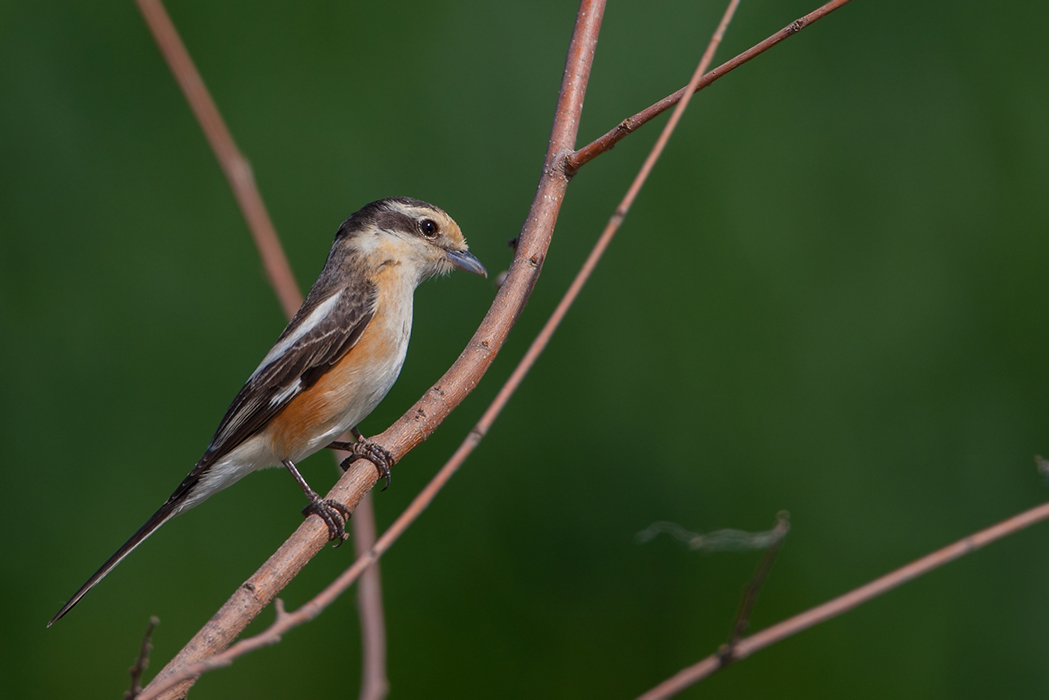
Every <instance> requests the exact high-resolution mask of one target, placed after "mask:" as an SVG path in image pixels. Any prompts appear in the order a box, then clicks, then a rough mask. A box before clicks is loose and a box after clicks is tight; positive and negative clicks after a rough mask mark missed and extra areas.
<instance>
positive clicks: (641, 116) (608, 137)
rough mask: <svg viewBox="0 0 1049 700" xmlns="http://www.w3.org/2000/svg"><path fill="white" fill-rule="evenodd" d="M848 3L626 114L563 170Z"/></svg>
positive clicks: (838, 1)
mask: <svg viewBox="0 0 1049 700" xmlns="http://www.w3.org/2000/svg"><path fill="white" fill-rule="evenodd" d="M847 2H849V0H832V1H831V2H828V3H827V4H826V5H824V6H823V7H821V8H819V9H817V10H814V11H812V12H810V13H809V14H807V15H805V16H804V17H802V18H800V19H797V20H795V21H793V22H791V23H790V24H788V25H787V26H786V27H784V28H783V29H781V30H780V31H778V32H776V33H775V34H773V35H772V36H770V37H769V38H768V39H765V41H763V42H761V43H760V44H756V45H754V46H752V47H751V48H749V49H747V50H746V51H744V52H743V53H741V54H739V55H738V56H736V57H735V58H733V59H732V60H730V61H726V62H725V63H722V64H721V65H720V66H718V67H717V68H715V69H714V70H712V71H710V72H709V73H707V74H706V75H704V76H703V79H702V80H700V81H699V83H698V84H697V85H696V87H695V88H692V89H690V88H687V87H684V88H681V89H680V90H678V91H677V92H675V93H673V94H672V95H667V96H666V97H664V98H663V99H662V100H660V101H659V102H656V103H655V104H654V105H652V106H650V107H647V108H645V109H643V110H642V111H640V112H638V113H637V114H635V115H634V116H632V117H627V118H626V119H624V120H623V121H621V122H619V124H618V125H617V126H616V127H615V128H614V129H612V130H611V131H609V132H608V133H607V134H605V135H604V136H602V137H600V138H598V139H596V140H594V141H592V142H591V143H589V144H587V145H586V146H583V147H582V148H580V149H579V150H578V151H576V152H575V153H573V154H571V155H570V156H568V163H567V165H566V166H565V170H566V172H568V174H569V175H573V174H575V172H576V171H577V170H579V168H581V167H583V166H584V165H586V164H587V163H589V162H590V161H591V160H593V159H594V158H596V157H597V156H599V155H601V154H602V153H605V152H607V151H610V150H612V147H613V146H615V145H616V144H617V143H619V141H620V140H621V139H623V138H624V137H625V136H626V135H627V134H630V133H632V132H634V131H636V130H637V129H638V128H639V127H641V126H642V125H643V124H645V123H646V122H648V121H649V120H651V119H653V118H655V117H657V116H659V115H660V114H662V113H663V112H665V111H666V110H668V109H670V108H671V107H673V106H674V105H675V104H677V102H678V100H680V99H681V96H682V95H684V94H685V92H686V90H687V91H689V94H692V93H695V92H697V91H699V90H702V89H703V88H705V87H707V86H708V85H710V84H711V83H713V82H714V81H715V80H717V79H718V78H720V77H722V76H723V75H726V74H727V73H730V72H731V71H733V70H735V69H736V68H739V67H740V66H741V65H743V64H744V63H746V62H747V61H750V60H751V59H753V58H756V57H757V56H759V55H761V54H763V53H765V52H766V51H768V50H769V49H771V48H772V47H773V46H775V45H776V44H778V43H780V42H781V41H783V40H784V39H787V38H788V37H792V36H794V35H795V34H797V33H798V32H800V31H801V30H802V29H804V28H805V27H807V26H809V25H810V24H812V23H813V22H815V21H817V20H819V19H822V18H823V17H826V16H827V15H829V14H830V13H831V12H834V10H837V9H838V8H839V7H841V6H842V5H844V4H845V3H847Z"/></svg>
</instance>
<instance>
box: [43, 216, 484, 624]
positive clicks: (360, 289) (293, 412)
mask: <svg viewBox="0 0 1049 700" xmlns="http://www.w3.org/2000/svg"><path fill="white" fill-rule="evenodd" d="M456 268H457V269H460V270H465V271H466V272H471V273H474V274H478V275H483V276H484V277H487V276H488V273H487V271H486V270H485V268H484V265H482V264H481V261H480V260H478V259H477V258H476V257H475V256H474V255H473V254H472V253H470V251H469V248H468V246H467V245H466V239H465V238H464V237H463V233H462V231H461V230H460V229H459V226H458V224H456V223H455V221H454V220H453V219H452V218H451V217H450V216H449V215H448V214H446V213H445V212H444V211H442V210H441V209H439V208H438V207H435V206H434V205H432V204H429V203H427V202H424V201H421V200H418V199H412V198H410V197H388V198H386V199H380V200H378V201H375V202H372V203H370V204H367V205H365V206H364V207H362V208H361V209H360V210H359V211H357V212H356V213H354V214H353V215H351V216H350V218H348V219H346V221H344V222H343V223H342V225H341V226H340V227H339V229H338V231H337V233H336V235H335V241H334V243H332V247H331V251H330V253H329V254H328V259H327V261H326V262H325V264H324V268H323V269H322V270H321V273H320V275H319V276H318V277H317V281H316V282H314V284H313V287H312V289H310V292H309V294H308V295H307V296H306V299H305V300H304V301H303V303H302V306H301V307H300V308H299V310H298V311H297V312H296V313H295V316H294V317H293V318H292V319H291V321H290V322H289V323H288V326H287V327H286V328H285V329H284V332H283V333H281V334H280V337H278V338H277V341H276V343H274V345H273V347H272V348H271V349H270V351H269V352H268V353H267V354H266V356H265V357H264V358H263V359H262V362H261V363H259V366H258V368H256V370H255V371H254V372H253V373H252V375H251V376H250V377H248V380H247V382H245V384H244V386H243V387H242V388H241V390H240V392H238V393H237V395H236V397H235V398H234V399H233V403H231V404H230V407H229V409H228V410H227V411H226V414H225V416H224V417H223V418H222V421H221V422H220V423H219V426H218V429H217V430H216V431H215V435H214V437H212V439H211V442H210V443H209V444H208V447H207V449H206V450H205V452H204V456H203V457H201V458H200V460H199V461H198V462H197V463H196V465H195V466H194V467H193V469H192V470H191V471H190V472H189V474H188V475H187V476H186V478H185V479H184V480H183V481H182V483H181V484H179V486H178V488H176V489H175V491H174V493H172V494H171V496H170V498H168V500H167V501H166V502H165V503H164V505H162V506H161V507H160V509H159V510H157V512H156V513H154V514H153V515H152V517H150V518H149V520H147V521H146V523H145V525H143V526H142V527H141V528H139V530H138V531H137V532H136V533H135V534H134V535H132V536H131V539H129V540H128V541H127V542H125V543H124V545H123V546H121V547H120V549H118V550H117V551H116V553H115V554H113V556H111V557H110V558H109V559H108V560H106V562H105V563H104V564H103V565H102V566H101V567H100V568H99V569H98V571H96V572H95V573H94V574H92V576H91V577H90V578H89V579H88V580H87V582H86V583H85V584H84V585H83V586H81V587H80V589H79V590H78V591H77V592H76V593H75V594H74V595H73V597H72V598H70V599H69V601H68V602H67V603H66V604H65V605H63V606H62V609H61V610H59V611H58V613H57V614H56V615H55V616H54V617H53V618H52V619H51V621H50V622H49V623H48V624H47V626H48V627H50V626H51V625H53V624H54V623H55V622H57V621H58V620H60V619H61V618H62V617H63V616H65V614H66V613H68V612H69V611H70V610H71V609H72V608H73V606H75V605H76V604H77V603H79V602H80V600H81V599H82V598H83V597H84V595H85V594H86V593H87V592H88V591H90V590H91V589H92V588H93V587H94V586H95V585H96V584H98V582H99V581H101V580H102V579H103V578H104V577H105V576H106V575H107V574H108V573H109V572H110V571H112V570H113V568H114V567H116V566H117V564H119V563H120V562H121V561H123V560H124V558H125V557H126V556H127V555H128V554H130V553H131V551H132V550H133V549H135V548H136V547H138V546H139V545H140V544H142V542H143V541H145V539H146V538H147V537H149V536H150V535H151V534H153V533H154V532H155V531H156V530H157V528H159V527H160V526H161V525H163V524H164V523H166V522H167V521H169V520H171V519H172V518H174V517H175V516H176V515H179V514H180V513H183V512H185V511H186V510H189V509H190V508H193V507H194V506H196V505H199V504H200V503H201V502H202V501H204V500H205V499H207V498H208V497H209V496H211V495H213V494H215V493H217V492H218V491H221V490H222V489H224V488H226V487H228V486H231V485H232V484H234V483H235V482H237V481H239V480H240V479H241V478H243V477H244V476H247V475H248V474H250V473H251V472H254V471H257V470H259V469H264V468H266V467H273V466H283V467H285V468H286V469H287V470H288V471H289V472H290V473H291V475H292V476H293V477H294V478H295V481H296V482H297V483H298V484H299V486H300V488H302V490H303V492H304V493H305V494H306V498H307V499H308V500H309V504H308V505H307V506H306V507H305V508H304V509H303V515H304V516H306V517H309V515H310V514H315V515H317V516H319V517H320V518H321V519H322V520H323V521H324V522H325V524H326V525H327V526H328V535H329V538H330V539H333V540H337V541H338V543H340V544H341V542H342V540H343V539H345V538H346V533H345V523H346V520H347V519H348V518H349V516H350V511H349V509H347V508H346V507H345V506H343V505H342V504H340V503H338V502H336V501H332V500H325V499H322V498H321V497H320V496H319V495H318V494H317V493H316V492H315V491H314V490H313V489H312V488H310V486H309V484H307V483H306V480H305V479H304V478H303V477H302V474H300V473H299V470H298V468H297V467H296V466H295V464H296V462H299V461H300V460H302V459H304V458H305V457H308V456H309V455H311V454H313V453H314V452H317V451H319V450H321V449H324V448H325V447H332V448H334V449H344V450H346V451H348V452H350V453H351V454H350V457H349V458H347V459H346V460H345V461H344V462H343V463H342V466H343V468H344V469H345V468H346V467H347V466H349V463H350V462H352V461H353V460H355V459H359V458H361V457H364V458H367V459H370V460H371V461H372V462H373V463H374V464H376V465H377V467H378V469H379V473H380V478H383V477H384V478H385V479H386V483H387V485H389V479H390V467H391V466H392V465H393V457H392V455H390V453H389V452H387V451H386V450H385V449H384V448H382V447H381V446H379V445H378V444H376V443H374V442H371V441H369V440H367V439H366V438H364V436H363V435H362V434H361V433H360V431H359V430H358V429H357V424H358V423H359V422H360V421H361V420H363V419H364V418H365V417H366V416H367V415H368V414H369V413H371V412H372V411H373V410H374V409H375V407H376V406H378V404H379V402H380V401H382V399H383V398H384V397H385V396H386V394H387V392H389V390H390V388H391V387H392V386H393V384H394V382H395V381H396V380H397V376H398V374H400V371H401V366H402V365H403V364H404V358H405V354H406V353H407V350H408V339H409V336H410V335H411V327H412V303H413V297H414V293H415V289H416V287H418V286H419V284H420V283H422V282H423V281H424V280H426V279H427V278H429V277H433V276H434V275H440V274H446V273H448V272H450V271H452V270H453V269H456ZM347 431H350V432H352V433H353V435H354V437H355V438H356V442H353V443H349V442H340V441H338V440H337V438H338V437H339V436H341V435H343V434H344V433H346V432H347Z"/></svg>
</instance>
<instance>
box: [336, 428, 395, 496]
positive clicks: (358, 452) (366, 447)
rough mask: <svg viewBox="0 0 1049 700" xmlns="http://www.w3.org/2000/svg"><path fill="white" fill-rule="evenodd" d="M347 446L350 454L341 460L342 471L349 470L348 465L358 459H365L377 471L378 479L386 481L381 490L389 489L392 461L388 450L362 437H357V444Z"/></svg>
mask: <svg viewBox="0 0 1049 700" xmlns="http://www.w3.org/2000/svg"><path fill="white" fill-rule="evenodd" d="M343 444H344V445H345V444H346V443H343ZM347 446H348V447H349V449H348V450H346V451H347V452H349V453H350V456H349V457H347V458H346V459H344V460H342V464H340V465H339V466H340V467H342V470H343V471H346V470H347V469H349V468H350V465H351V464H353V463H354V462H356V461H357V460H358V459H362V458H363V459H367V460H369V461H370V462H371V463H372V464H374V465H375V467H376V469H378V470H379V478H380V479H386V485H385V486H383V487H382V490H383V491H385V490H386V489H388V488H390V469H391V468H392V467H393V463H394V459H393V455H392V454H390V451H389V450H387V449H386V448H385V447H383V446H382V445H380V444H379V443H377V442H372V441H370V440H365V439H364V437H363V436H361V437H359V438H358V440H357V442H355V443H353V444H352V445H347Z"/></svg>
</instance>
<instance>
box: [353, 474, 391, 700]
mask: <svg viewBox="0 0 1049 700" xmlns="http://www.w3.org/2000/svg"><path fill="white" fill-rule="evenodd" d="M353 545H354V552H355V553H356V554H357V557H358V558H359V557H361V556H362V555H364V554H366V553H367V552H368V551H370V550H371V548H372V547H374V546H375V509H374V508H373V507H372V499H371V496H370V495H368V496H365V497H364V498H362V499H361V502H360V503H358V504H357V509H356V510H355V511H353ZM357 609H358V611H359V614H360V616H361V643H362V645H363V646H364V648H365V649H369V650H371V651H370V652H369V653H366V654H365V655H364V667H363V668H362V669H361V695H360V698H361V700H382V698H384V697H386V694H387V693H388V692H389V691H390V682H389V680H388V679H387V678H386V622H385V620H384V619H383V606H382V579H381V578H380V576H379V565H378V564H375V565H374V566H370V567H368V568H367V569H365V571H364V573H363V574H362V575H361V584H360V586H358V587H357Z"/></svg>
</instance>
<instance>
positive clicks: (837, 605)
mask: <svg viewBox="0 0 1049 700" xmlns="http://www.w3.org/2000/svg"><path fill="white" fill-rule="evenodd" d="M1043 520H1049V503H1043V504H1042V505H1040V506H1036V507H1034V508H1031V509H1030V510H1028V511H1024V512H1023V513H1020V514H1019V515H1014V516H1013V517H1011V518H1009V519H1008V520H1004V521H1002V522H1000V523H998V524H997V525H993V526H991V527H989V528H987V529H986V530H981V531H980V532H977V533H976V534H973V535H969V536H968V537H965V538H963V539H961V540H958V541H957V542H955V543H954V544H952V545H948V546H947V547H944V548H943V549H939V550H937V551H935V552H933V553H932V554H927V555H926V556H924V557H922V558H921V559H918V560H917V561H914V562H911V563H910V564H908V565H907V566H904V567H901V568H899V569H896V571H893V572H892V573H890V574H886V575H885V576H882V577H881V578H879V579H875V580H874V581H871V582H870V583H868V584H866V585H864V586H860V587H859V588H857V589H855V590H853V591H850V592H849V593H846V594H845V595H843V596H839V597H837V598H835V599H834V600H831V601H828V602H826V603H824V604H823V605H820V606H817V607H815V608H812V609H811V610H807V611H805V612H803V613H801V614H799V615H795V616H794V617H792V618H790V619H788V620H784V621H783V622H780V623H779V624H777V625H773V626H772V627H769V628H768V629H765V630H762V631H761V632H758V633H757V634H753V635H751V636H749V637H746V638H744V639H741V640H740V641H739V642H737V643H736V644H735V645H734V646H733V648H732V659H731V660H732V661H739V660H741V659H745V658H747V657H748V656H750V655H751V654H753V653H754V652H756V651H760V650H761V649H764V648H765V647H767V646H771V645H772V644H775V643H776V642H778V641H780V640H782V639H786V638H787V637H790V636H792V635H795V634H797V633H798V632H801V631H803V630H807V629H808V628H810V627H814V626H815V625H818V624H820V623H821V622H826V621H827V620H830V619H831V618H834V617H837V616H838V615H841V614H842V613H845V612H848V611H849V610H852V609H853V608H855V607H857V606H858V605H862V604H863V603H866V602H867V601H869V600H871V599H873V598H876V597H878V596H880V595H882V594H883V593H886V592H888V591H890V590H892V589H893V588H896V587H897V586H900V585H902V584H904V583H907V582H908V581H910V580H912V579H915V578H918V577H919V576H921V575H923V574H927V573H929V572H930V571H932V570H933V569H938V568H939V567H941V566H943V565H945V564H947V563H949V562H952V561H954V560H955V559H958V558H960V557H963V556H965V555H966V554H970V553H972V552H975V551H976V550H977V549H980V548H981V547H985V546H987V545H989V544H991V543H992V542H995V541H997V540H1000V539H1002V538H1003V537H1007V536H1009V535H1012V534H1014V533H1016V532H1019V531H1020V530H1023V529H1024V528H1026V527H1030V526H1031V525H1034V524H1036V523H1039V522H1041V521H1043ZM724 665H725V660H724V659H723V658H722V657H721V656H719V655H718V654H714V655H712V656H708V657H707V658H705V659H703V660H702V661H700V662H699V663H697V664H695V665H694V666H689V667H688V668H686V669H683V670H682V671H680V672H678V673H677V674H676V675H674V676H673V677H671V678H668V679H667V680H665V681H663V682H662V683H660V684H659V685H657V686H656V687H655V688H653V689H652V690H650V691H648V692H647V693H645V694H644V695H642V696H640V698H639V699H638V700H661V699H662V698H669V697H671V696H672V695H676V694H677V693H680V692H681V691H682V690H684V689H685V688H687V687H688V686H690V685H692V684H694V683H697V682H699V681H701V680H703V679H704V678H706V677H708V676H710V675H712V674H713V673H715V672H716V671H718V670H720V669H721V668H723V667H724Z"/></svg>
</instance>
